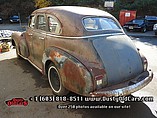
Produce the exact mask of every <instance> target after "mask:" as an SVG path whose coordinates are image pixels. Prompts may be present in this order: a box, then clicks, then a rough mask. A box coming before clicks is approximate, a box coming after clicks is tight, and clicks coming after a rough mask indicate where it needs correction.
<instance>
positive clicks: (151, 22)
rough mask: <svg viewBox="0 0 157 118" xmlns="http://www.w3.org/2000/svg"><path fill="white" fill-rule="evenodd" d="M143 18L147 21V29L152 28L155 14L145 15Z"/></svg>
mask: <svg viewBox="0 0 157 118" xmlns="http://www.w3.org/2000/svg"><path fill="white" fill-rule="evenodd" d="M145 19H146V20H147V21H148V25H149V30H153V26H154V24H156V23H157V16H145Z"/></svg>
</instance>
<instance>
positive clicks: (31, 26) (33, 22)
mask: <svg viewBox="0 0 157 118" xmlns="http://www.w3.org/2000/svg"><path fill="white" fill-rule="evenodd" d="M34 26H35V16H30V21H29V27H30V28H34Z"/></svg>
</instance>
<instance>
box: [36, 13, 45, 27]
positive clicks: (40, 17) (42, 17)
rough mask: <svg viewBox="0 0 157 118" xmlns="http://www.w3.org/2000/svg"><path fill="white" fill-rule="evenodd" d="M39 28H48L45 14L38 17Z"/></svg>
mask: <svg viewBox="0 0 157 118" xmlns="http://www.w3.org/2000/svg"><path fill="white" fill-rule="evenodd" d="M37 22H38V23H37V29H40V30H45V28H46V20H45V17H44V16H43V15H39V16H38V17H37Z"/></svg>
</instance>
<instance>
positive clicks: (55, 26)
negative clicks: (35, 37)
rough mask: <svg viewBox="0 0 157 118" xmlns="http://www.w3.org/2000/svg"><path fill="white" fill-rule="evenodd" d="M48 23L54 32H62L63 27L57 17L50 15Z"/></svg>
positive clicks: (50, 29)
mask: <svg viewBox="0 0 157 118" xmlns="http://www.w3.org/2000/svg"><path fill="white" fill-rule="evenodd" d="M48 25H49V31H50V32H52V33H54V34H60V32H61V27H60V24H59V23H58V21H57V20H56V19H55V18H52V17H49V18H48Z"/></svg>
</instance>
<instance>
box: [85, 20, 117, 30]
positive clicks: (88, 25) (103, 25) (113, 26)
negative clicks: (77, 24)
mask: <svg viewBox="0 0 157 118" xmlns="http://www.w3.org/2000/svg"><path fill="white" fill-rule="evenodd" d="M83 24H84V27H85V29H86V30H90V31H93V30H94V31H95V30H98V31H101V30H117V29H120V26H119V25H118V24H117V23H116V21H114V20H113V19H111V18H103V17H88V18H84V19H83Z"/></svg>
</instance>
